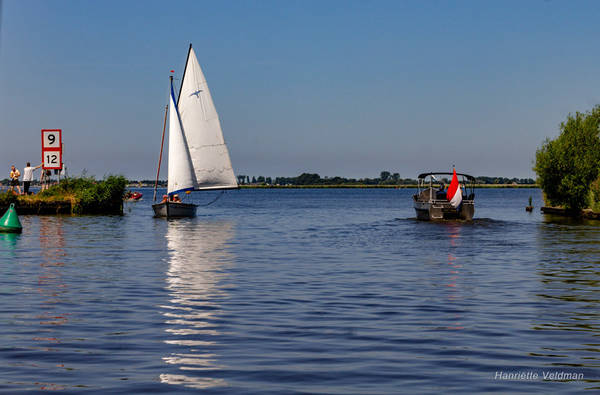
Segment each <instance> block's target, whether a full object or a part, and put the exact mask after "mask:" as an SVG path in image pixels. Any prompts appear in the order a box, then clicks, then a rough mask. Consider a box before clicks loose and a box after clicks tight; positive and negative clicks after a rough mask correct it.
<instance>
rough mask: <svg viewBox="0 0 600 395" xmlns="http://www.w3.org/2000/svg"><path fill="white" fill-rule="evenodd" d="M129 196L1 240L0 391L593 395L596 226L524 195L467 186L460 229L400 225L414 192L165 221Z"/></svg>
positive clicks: (299, 197)
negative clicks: (106, 213) (96, 212)
mask: <svg viewBox="0 0 600 395" xmlns="http://www.w3.org/2000/svg"><path fill="white" fill-rule="evenodd" d="M143 192H144V200H142V201H140V202H136V203H128V204H127V205H126V207H125V213H126V215H125V216H123V217H93V216H89V217H88V216H84V217H54V216H39V217H38V216H22V217H21V221H22V223H23V226H24V232H23V234H21V235H10V234H0V259H1V262H2V265H1V268H2V273H1V274H2V275H1V277H0V297H1V298H2V299H1V300H2V302H3V303H2V304H3V309H2V311H1V312H0V319H1V321H0V322H1V326H0V336H1V338H2V339H3V342H2V346H1V350H0V362H1V366H2V367H3V369H2V371H1V373H0V391H2V392H7V393H14V392H16V391H43V390H57V391H59V392H61V393H69V392H73V393H75V392H80V391H81V390H86V392H98V393H119V392H120V393H148V392H163V393H175V392H198V391H200V390H202V391H203V392H206V393H244V394H247V393H261V394H264V393H267V394H268V393H274V394H275V393H277V394H278V393H328V394H354V393H356V394H391V393H432V394H433V393H440V392H457V393H466V392H480V393H481V392H502V393H508V392H510V393H540V394H547V393H577V392H586V393H587V392H590V391H593V390H594V389H595V390H596V391H597V390H598V389H600V374H599V372H598V368H599V367H600V363H599V358H600V353H599V350H600V321H599V312H598V302H599V299H600V296H599V295H600V294H599V293H598V291H599V287H600V243H599V241H600V226H599V225H600V223H598V222H577V221H568V220H564V219H559V218H554V219H551V218H544V217H543V216H542V215H541V214H539V212H538V210H537V208H539V207H540V206H541V196H540V192H539V191H538V190H523V189H516V190H512V189H493V190H480V191H478V196H477V202H476V220H474V221H473V222H470V223H469V222H445V223H426V222H418V221H416V220H415V219H414V211H413V209H412V203H411V199H410V195H411V194H412V193H413V191H412V190H375V189H369V190H354V189H340V190H329V189H323V190H240V191H232V192H228V193H226V194H225V195H224V197H223V198H222V199H220V200H219V201H217V202H216V203H215V204H213V205H211V206H209V207H206V208H199V210H198V214H199V215H198V217H197V218H194V219H182V220H171V221H167V220H164V219H155V218H152V216H151V212H152V210H151V208H150V204H151V201H150V200H151V199H150V198H151V196H152V193H151V191H150V190H144V191H143ZM530 195H532V196H533V198H534V205H535V206H536V210H535V211H534V212H533V213H526V212H525V210H524V207H525V205H527V198H528V197H529V196H530ZM212 196H214V195H212V194H211V195H210V196H204V197H202V198H201V199H199V201H198V202H199V203H202V202H204V201H210V200H211V199H212ZM498 372H500V373H498ZM520 372H524V373H528V372H529V373H530V374H533V373H537V374H538V375H539V376H540V377H539V378H538V379H527V380H505V379H501V377H497V375H498V374H500V375H501V374H503V373H513V374H514V373H520ZM560 372H567V373H570V374H571V373H573V374H582V375H583V377H582V378H578V379H575V380H563V381H557V380H543V377H542V375H543V374H548V373H555V374H558V373H560Z"/></svg>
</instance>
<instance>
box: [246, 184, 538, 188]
mask: <svg viewBox="0 0 600 395" xmlns="http://www.w3.org/2000/svg"><path fill="white" fill-rule="evenodd" d="M473 187H474V188H486V189H489V188H511V189H521V188H528V189H539V188H540V187H539V186H538V185H537V184H533V185H528V184H527V185H526V184H517V185H513V184H476V185H473ZM331 188H338V189H352V188H365V189H417V185H416V184H414V185H366V184H351V185H343V184H342V185H240V189H331Z"/></svg>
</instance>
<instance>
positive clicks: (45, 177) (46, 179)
mask: <svg viewBox="0 0 600 395" xmlns="http://www.w3.org/2000/svg"><path fill="white" fill-rule="evenodd" d="M51 176H52V171H50V169H47V170H42V174H41V175H40V182H41V183H42V191H45V190H46V189H48V188H50V177H51Z"/></svg>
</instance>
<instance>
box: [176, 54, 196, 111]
mask: <svg viewBox="0 0 600 395" xmlns="http://www.w3.org/2000/svg"><path fill="white" fill-rule="evenodd" d="M191 51H192V43H190V47H189V48H188V54H187V58H185V66H184V67H183V76H182V77H181V85H180V86H179V95H177V103H176V104H177V106H179V98H180V97H181V89H182V88H183V80H184V79H185V72H186V70H187V66H188V61H189V60H190V52H191ZM171 85H173V81H171Z"/></svg>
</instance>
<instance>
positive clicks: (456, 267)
mask: <svg viewBox="0 0 600 395" xmlns="http://www.w3.org/2000/svg"><path fill="white" fill-rule="evenodd" d="M445 225H446V232H447V234H448V240H449V248H448V269H449V274H448V280H447V283H446V287H448V288H449V292H448V295H447V298H448V300H450V301H459V300H461V299H462V298H461V289H460V282H459V280H460V275H461V273H460V270H461V269H462V264H460V261H459V259H458V254H457V250H458V249H459V247H460V232H461V229H462V226H461V225H462V224H461V223H458V222H449V223H446V224H445ZM452 318H453V321H452V323H451V324H450V325H449V326H448V327H447V329H449V330H461V329H465V327H464V326H463V325H462V323H461V320H462V318H463V317H462V315H461V314H455V315H454V317H452Z"/></svg>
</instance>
